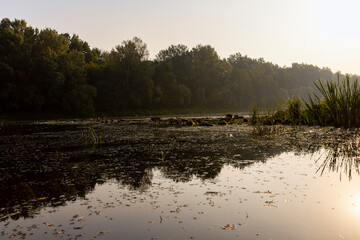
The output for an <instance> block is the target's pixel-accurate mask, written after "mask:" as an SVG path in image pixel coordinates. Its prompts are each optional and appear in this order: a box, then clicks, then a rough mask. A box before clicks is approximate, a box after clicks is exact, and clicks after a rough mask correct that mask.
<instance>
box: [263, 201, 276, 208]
mask: <svg viewBox="0 0 360 240" xmlns="http://www.w3.org/2000/svg"><path fill="white" fill-rule="evenodd" d="M273 203H274V201H265V202H264V206H268V207H277V206H275V205H273Z"/></svg>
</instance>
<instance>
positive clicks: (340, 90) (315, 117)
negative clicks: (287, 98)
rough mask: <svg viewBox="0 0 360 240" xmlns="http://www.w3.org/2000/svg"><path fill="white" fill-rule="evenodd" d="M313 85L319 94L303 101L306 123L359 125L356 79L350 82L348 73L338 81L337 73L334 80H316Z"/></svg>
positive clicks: (359, 102)
mask: <svg viewBox="0 0 360 240" xmlns="http://www.w3.org/2000/svg"><path fill="white" fill-rule="evenodd" d="M315 86H316V87H317V88H318V89H319V91H320V93H321V96H320V97H319V96H317V95H315V94H314V99H313V98H312V97H311V96H310V100H309V103H305V113H306V114H305V115H306V117H307V120H308V123H309V124H311V125H313V124H320V125H334V126H335V127H344V128H350V127H359V126H360V115H359V113H360V88H359V85H358V81H357V80H355V81H354V82H353V83H351V82H350V77H349V75H347V76H346V78H345V79H344V80H342V81H340V78H339V75H338V79H337V81H335V82H326V83H323V82H322V81H321V80H318V82H317V83H315Z"/></svg>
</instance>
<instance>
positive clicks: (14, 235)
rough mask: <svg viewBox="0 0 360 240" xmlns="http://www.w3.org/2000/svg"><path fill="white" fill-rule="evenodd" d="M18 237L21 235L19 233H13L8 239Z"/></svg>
mask: <svg viewBox="0 0 360 240" xmlns="http://www.w3.org/2000/svg"><path fill="white" fill-rule="evenodd" d="M19 235H21V232H17V233H13V234H11V236H10V237H9V238H13V237H16V236H19Z"/></svg>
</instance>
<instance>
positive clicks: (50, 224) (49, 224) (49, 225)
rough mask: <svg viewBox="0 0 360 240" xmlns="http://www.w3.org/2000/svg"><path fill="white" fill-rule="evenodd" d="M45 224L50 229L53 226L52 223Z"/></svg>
mask: <svg viewBox="0 0 360 240" xmlns="http://www.w3.org/2000/svg"><path fill="white" fill-rule="evenodd" d="M44 224H45V225H46V226H48V227H51V226H52V225H53V224H52V223H47V222H44Z"/></svg>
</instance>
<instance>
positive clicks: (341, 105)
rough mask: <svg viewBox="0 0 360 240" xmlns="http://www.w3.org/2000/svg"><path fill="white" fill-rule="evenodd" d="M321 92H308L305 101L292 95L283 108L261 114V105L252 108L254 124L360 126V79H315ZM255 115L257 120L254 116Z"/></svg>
mask: <svg viewBox="0 0 360 240" xmlns="http://www.w3.org/2000/svg"><path fill="white" fill-rule="evenodd" d="M314 84H315V86H316V88H317V89H318V90H319V92H320V94H319V95H316V94H314V95H313V96H311V95H309V100H308V101H305V100H303V99H300V98H299V97H293V98H291V99H289V100H288V101H287V103H286V104H285V105H284V107H283V109H281V110H277V111H275V112H274V113H271V114H267V115H266V116H262V117H259V116H258V112H259V110H258V109H255V110H256V111H255V110H254V108H252V109H251V110H250V113H251V114H250V115H251V116H253V115H255V117H251V123H252V124H258V123H261V124H266V125H271V124H278V123H281V124H296V125H301V124H305V125H320V126H328V125H332V126H335V127H343V128H351V127H360V87H359V85H358V81H357V80H355V81H350V76H349V75H347V76H346V77H345V79H343V80H340V77H339V75H338V79H337V81H328V82H323V81H321V80H320V79H319V80H318V82H315V83H314ZM253 119H254V120H253Z"/></svg>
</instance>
